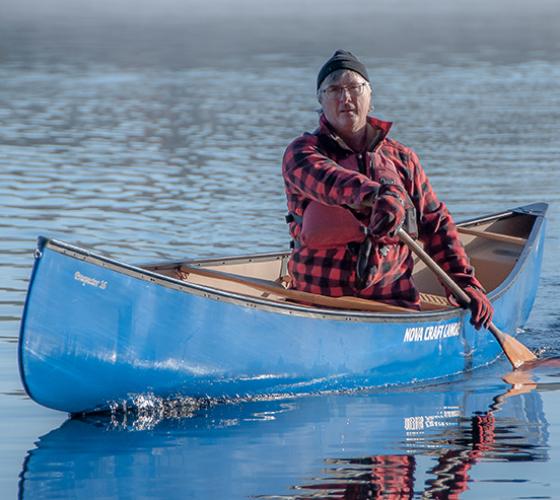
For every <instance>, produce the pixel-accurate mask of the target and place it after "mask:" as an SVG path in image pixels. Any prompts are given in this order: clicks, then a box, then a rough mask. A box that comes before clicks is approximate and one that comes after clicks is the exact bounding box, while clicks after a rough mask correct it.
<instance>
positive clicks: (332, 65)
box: [317, 49, 369, 90]
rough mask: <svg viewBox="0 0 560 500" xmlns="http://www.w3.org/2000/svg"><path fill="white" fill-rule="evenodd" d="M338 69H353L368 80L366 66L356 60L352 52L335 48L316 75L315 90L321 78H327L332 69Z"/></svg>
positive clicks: (321, 81) (319, 84)
mask: <svg viewBox="0 0 560 500" xmlns="http://www.w3.org/2000/svg"><path fill="white" fill-rule="evenodd" d="M338 69H349V70H352V71H355V72H356V73H359V74H360V75H362V76H363V77H364V78H365V79H366V80H367V81H368V82H369V76H368V73H367V69H366V67H365V66H364V65H363V64H362V63H361V62H360V61H358V59H357V58H356V56H355V55H354V54H352V52H348V51H347V50H340V49H339V50H337V51H336V52H335V53H334V54H333V55H332V57H331V58H330V59H329V60H328V61H327V62H326V63H325V64H324V65H323V67H322V68H321V71H319V75H318V76H317V90H319V87H320V86H321V83H323V80H324V79H325V78H327V76H329V75H330V74H331V73H332V72H333V71H336V70H338Z"/></svg>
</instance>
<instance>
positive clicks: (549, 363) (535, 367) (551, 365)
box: [501, 358, 560, 399]
mask: <svg viewBox="0 0 560 500" xmlns="http://www.w3.org/2000/svg"><path fill="white" fill-rule="evenodd" d="M559 368H560V358H548V359H547V358H544V359H537V360H535V361H530V362H528V363H525V364H524V365H523V366H522V367H521V368H518V369H516V370H513V371H511V372H510V373H508V374H507V375H505V376H504V377H503V379H504V381H505V382H507V383H508V384H510V385H511V386H512V387H511V389H510V390H509V391H508V392H506V393H505V394H503V395H502V396H501V397H502V398H504V399H505V398H508V397H510V396H516V395H518V394H526V393H528V392H531V391H533V390H535V389H538V390H547V389H548V390H551V389H557V388H558V386H555V387H551V384H546V388H545V387H542V386H539V384H538V382H537V381H536V380H535V379H536V378H538V376H539V374H540V373H542V372H543V371H548V370H555V369H559ZM553 385H554V384H553Z"/></svg>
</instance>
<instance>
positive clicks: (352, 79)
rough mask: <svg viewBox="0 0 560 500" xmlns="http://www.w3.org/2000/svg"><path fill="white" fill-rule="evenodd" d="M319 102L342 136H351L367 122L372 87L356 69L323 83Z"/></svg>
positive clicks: (329, 120)
mask: <svg viewBox="0 0 560 500" xmlns="http://www.w3.org/2000/svg"><path fill="white" fill-rule="evenodd" d="M319 102H320V104H321V107H322V109H323V113H324V114H325V117H326V118H327V120H328V122H329V123H330V124H331V125H332V126H333V127H334V129H335V130H336V131H337V132H338V133H339V134H340V135H341V136H343V137H344V136H351V135H352V134H354V133H356V132H358V131H359V130H361V129H362V128H363V127H364V126H365V124H366V118H367V114H368V111H369V108H370V104H371V89H370V87H369V85H368V84H367V82H366V81H365V80H364V79H363V78H362V77H361V75H359V74H358V73H355V72H354V71H344V72H343V73H342V74H341V75H340V76H339V77H338V78H335V79H334V80H333V81H329V82H327V84H326V85H322V87H321V91H320V94H319Z"/></svg>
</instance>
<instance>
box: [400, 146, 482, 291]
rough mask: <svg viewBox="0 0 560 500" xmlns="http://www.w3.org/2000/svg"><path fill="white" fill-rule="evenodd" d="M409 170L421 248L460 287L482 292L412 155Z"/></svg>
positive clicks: (452, 226)
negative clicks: (422, 246) (469, 287)
mask: <svg viewBox="0 0 560 500" xmlns="http://www.w3.org/2000/svg"><path fill="white" fill-rule="evenodd" d="M409 169H410V171H411V173H412V175H411V177H412V179H413V186H412V189H413V192H412V200H413V201H414V204H415V206H416V210H417V212H418V213H417V219H418V232H419V238H420V240H421V241H422V243H423V244H424V248H425V249H426V251H427V252H428V253H429V254H430V255H431V257H432V258H433V259H434V260H435V261H436V262H437V263H438V264H439V265H440V266H441V267H442V268H443V270H444V271H446V272H447V273H448V274H449V275H451V277H452V278H453V279H454V280H455V281H456V282H457V283H458V284H459V285H460V286H462V287H465V286H468V285H470V286H474V287H475V288H479V289H480V290H482V291H484V288H483V286H482V285H481V283H480V282H479V281H478V280H477V279H476V277H475V274H474V268H473V267H472V266H471V264H470V261H469V257H468V256H467V253H466V252H465V249H464V247H463V244H462V243H461V241H460V240H459V232H458V231H457V226H456V225H455V222H454V221H453V218H452V217H451V214H450V213H449V211H448V210H447V207H446V206H445V204H444V203H443V202H441V201H440V200H439V199H438V197H437V195H436V193H435V192H434V190H433V188H432V186H431V184H430V181H429V180H428V177H427V176H426V173H425V172H424V169H423V168H422V166H421V165H420V161H419V159H418V156H417V155H416V153H414V152H411V154H410V157H409Z"/></svg>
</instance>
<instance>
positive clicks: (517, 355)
mask: <svg viewBox="0 0 560 500" xmlns="http://www.w3.org/2000/svg"><path fill="white" fill-rule="evenodd" d="M489 329H490V331H491V332H492V334H493V335H494V337H496V340H497V341H498V342H499V343H500V345H501V346H502V349H503V350H504V352H505V354H506V356H507V358H508V359H509V361H510V363H511V364H512V365H513V367H514V368H519V367H520V366H522V365H523V364H524V363H527V362H529V361H535V360H536V359H537V357H536V356H535V355H534V354H533V353H532V352H531V351H530V350H529V349H527V347H525V346H524V345H523V344H522V343H521V342H519V340H517V339H514V338H513V337H512V336H511V335H507V334H505V333H503V332H500V330H498V329H497V328H496V326H495V325H494V324H493V323H492V324H491V325H490V328H489Z"/></svg>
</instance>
